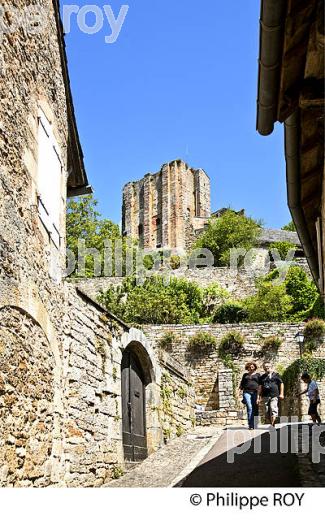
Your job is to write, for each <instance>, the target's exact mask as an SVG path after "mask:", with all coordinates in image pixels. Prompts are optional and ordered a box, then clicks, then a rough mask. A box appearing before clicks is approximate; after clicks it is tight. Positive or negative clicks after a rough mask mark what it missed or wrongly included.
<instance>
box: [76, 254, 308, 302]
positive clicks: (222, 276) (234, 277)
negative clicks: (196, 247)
mask: <svg viewBox="0 0 325 520" xmlns="http://www.w3.org/2000/svg"><path fill="white" fill-rule="evenodd" d="M294 265H298V266H299V267H302V268H303V269H304V270H305V271H306V272H307V273H309V275H310V271H309V268H308V265H307V262H306V260H305V259H297V260H295V262H294ZM148 274H149V275H150V272H148ZM154 274H157V273H154ZM158 274H163V271H161V272H160V271H159V272H158ZM256 274H258V273H256V272H251V271H249V270H246V269H244V268H243V269H239V270H238V271H235V270H231V269H229V268H228V267H205V268H202V269H183V268H180V269H174V270H172V271H171V273H170V275H171V276H173V277H177V278H185V279H186V280H188V281H190V282H196V283H197V284H198V285H199V286H200V287H202V288H206V287H208V286H209V285H210V284H212V283H217V284H219V285H220V287H222V288H223V289H226V290H227V291H228V292H229V293H230V294H231V296H232V298H233V299H235V300H241V299H244V298H246V297H248V296H252V295H253V294H255V293H256ZM69 283H74V284H76V285H78V287H80V288H81V289H83V290H84V291H85V292H87V294H89V295H90V296H91V297H92V298H94V299H96V298H97V296H98V295H99V293H100V292H102V291H107V290H108V289H109V287H111V286H119V285H121V284H122V283H123V277H102V278H100V277H98V278H76V279H71V280H69Z"/></svg>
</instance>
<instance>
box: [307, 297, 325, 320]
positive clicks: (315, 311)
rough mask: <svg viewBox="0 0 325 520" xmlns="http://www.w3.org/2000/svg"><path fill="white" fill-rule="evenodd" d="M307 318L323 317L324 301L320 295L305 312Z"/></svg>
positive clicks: (324, 317) (324, 311) (324, 315)
mask: <svg viewBox="0 0 325 520" xmlns="http://www.w3.org/2000/svg"><path fill="white" fill-rule="evenodd" d="M306 317H307V318H321V319H323V320H324V319H325V307H324V301H323V299H322V297H321V296H318V298H317V299H316V300H315V302H314V304H313V305H312V307H311V308H310V309H309V311H308V313H307V316H306Z"/></svg>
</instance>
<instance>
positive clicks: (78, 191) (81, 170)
mask: <svg viewBox="0 0 325 520" xmlns="http://www.w3.org/2000/svg"><path fill="white" fill-rule="evenodd" d="M53 7H54V13H55V19H56V26H57V33H58V44H59V50H60V58H61V69H62V75H63V80H64V85H65V92H66V101H67V116H68V130H69V137H68V175H69V176H68V192H67V195H68V197H73V196H77V195H85V194H90V193H92V188H91V186H90V185H89V182H88V178H87V174H86V170H85V165H84V157H83V153H82V148H81V144H80V139H79V134H78V129H77V123H76V116H75V112H74V107H73V100H72V93H71V86H70V79H69V72H68V60H67V54H66V48H65V41H64V31H63V26H62V22H61V17H60V5H59V0H53Z"/></svg>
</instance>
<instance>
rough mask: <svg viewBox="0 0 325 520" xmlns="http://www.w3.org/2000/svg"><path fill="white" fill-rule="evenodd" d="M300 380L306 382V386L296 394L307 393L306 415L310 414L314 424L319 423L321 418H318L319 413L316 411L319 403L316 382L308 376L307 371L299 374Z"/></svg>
mask: <svg viewBox="0 0 325 520" xmlns="http://www.w3.org/2000/svg"><path fill="white" fill-rule="evenodd" d="M301 380H302V381H303V382H304V383H306V385H307V388H306V390H304V391H303V392H301V393H300V394H298V396H301V395H303V394H308V398H309V402H310V404H309V409H308V415H310V417H311V419H312V421H313V423H314V424H317V423H318V424H321V423H322V419H321V418H320V415H319V413H318V405H319V404H320V397H319V389H318V384H317V383H316V381H315V380H314V379H312V378H311V377H310V375H309V374H308V372H304V373H303V374H302V376H301Z"/></svg>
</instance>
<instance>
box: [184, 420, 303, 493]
mask: <svg viewBox="0 0 325 520" xmlns="http://www.w3.org/2000/svg"><path fill="white" fill-rule="evenodd" d="M246 431H247V430H246ZM242 433H244V432H242ZM234 435H235V433H234V432H231V431H229V430H228V431H227V432H225V433H224V434H223V436H222V438H221V439H220V441H219V442H217V443H216V445H215V446H214V447H213V448H212V449H211V450H210V452H209V453H208V455H207V456H206V457H205V458H204V459H203V461H202V463H201V464H200V465H199V466H198V467H197V468H196V469H195V470H193V471H192V473H190V474H189V475H188V476H187V477H186V478H185V479H183V480H182V481H181V482H179V483H177V484H176V486H175V487H301V486H302V484H301V481H300V477H299V470H298V458H297V455H296V453H291V451H292V450H291V446H292V442H291V427H290V426H286V427H283V428H281V429H278V430H274V431H273V433H272V435H273V437H272V435H271V433H270V431H265V430H255V431H254V433H253V434H252V435H251V437H248V435H249V434H248V433H247V434H246V438H244V439H243V438H241V440H246V439H247V438H249V439H250V440H249V443H246V442H242V443H241V444H238V442H237V446H236V440H235V439H234V438H233V437H234ZM271 437H272V441H273V446H274V444H275V449H276V451H275V453H270V451H271V449H270V446H271V444H272V442H271ZM254 438H255V443H254V442H253V439H254ZM285 439H286V440H285ZM239 440H240V438H239ZM280 441H281V442H280ZM286 443H287V446H286ZM259 444H260V448H261V449H260V450H259V449H256V446H258V445H259ZM254 446H255V449H254ZM244 448H245V452H243V453H241V454H238V452H239V451H241V450H242V451H244ZM256 451H260V453H256ZM273 451H274V450H273ZM281 451H282V453H281ZM231 456H233V458H234V462H233V463H230V462H228V461H229V459H230V458H231Z"/></svg>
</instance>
